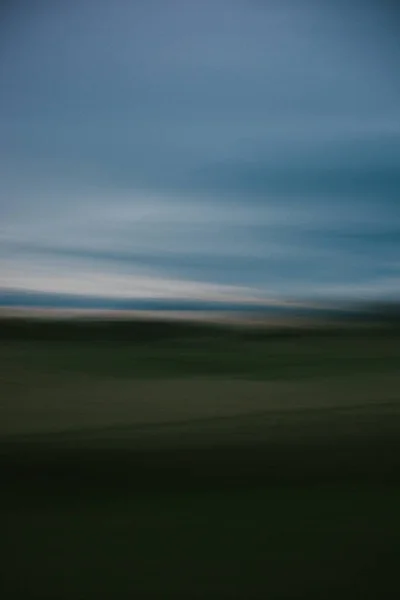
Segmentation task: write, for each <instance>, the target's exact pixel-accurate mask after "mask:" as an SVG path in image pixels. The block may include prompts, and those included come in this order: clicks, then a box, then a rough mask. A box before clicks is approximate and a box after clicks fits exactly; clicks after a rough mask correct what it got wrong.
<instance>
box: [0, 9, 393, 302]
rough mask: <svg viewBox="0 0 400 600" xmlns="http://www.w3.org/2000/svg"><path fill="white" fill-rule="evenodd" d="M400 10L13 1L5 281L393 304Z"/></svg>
mask: <svg viewBox="0 0 400 600" xmlns="http://www.w3.org/2000/svg"><path fill="white" fill-rule="evenodd" d="M399 17H400V11H399V9H397V8H396V3H395V2H390V1H388V0H381V2H378V1H376V2H372V1H369V0H360V1H359V2H355V1H352V0H347V1H346V2H345V1H342V0H336V1H332V2H331V1H329V0H328V1H325V0H315V1H311V0H265V1H262V0H247V1H246V0H201V1H199V0H146V2H142V1H139V0H137V1H135V0H113V2H110V1H109V0H69V2H65V0H52V1H51V2H50V1H47V0H37V1H35V2H31V1H30V2H28V1H27V0H26V1H24V0H14V1H13V2H11V1H10V2H3V3H2V4H1V8H0V83H1V87H0V89H1V93H0V288H1V289H3V290H7V289H8V290H11V289H12V290H29V291H36V292H51V293H54V292H56V293H71V294H82V295H85V294H90V295H93V296H110V297H133V298H135V297H138V298H146V297H149V298H164V297H165V298H175V297H176V298H194V299H206V300H213V299H215V300H220V299H223V300H226V299H229V298H231V299H235V300H236V299H243V300H246V301H247V300H254V299H257V300H258V299H261V300H264V299H266V300H269V301H271V302H281V301H282V300H283V299H288V298H291V299H293V298H298V299H301V298H303V299H304V298H308V299H310V300H313V301H314V300H316V299H321V298H365V297H368V298H370V297H371V298H372V297H374V298H385V299H386V298H397V297H398V296H399V292H400V197H399V192H400V70H399V68H398V65H399V64H400V35H399V32H400V18H399Z"/></svg>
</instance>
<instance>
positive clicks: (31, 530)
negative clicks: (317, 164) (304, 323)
mask: <svg viewBox="0 0 400 600" xmlns="http://www.w3.org/2000/svg"><path fill="white" fill-rule="evenodd" d="M46 335H47V334H46ZM44 337H46V336H42V337H41V338H40V336H39V338H40V339H38V336H36V338H35V336H33V337H32V336H31V337H29V336H27V335H24V336H20V337H19V339H16V337H14V338H12V336H10V335H8V336H5V337H4V338H3V340H2V341H1V343H0V364H1V370H0V468H1V472H2V476H3V486H2V494H1V497H0V509H1V510H0V514H1V519H2V521H1V531H2V532H3V533H2V536H0V551H1V554H2V556H3V557H5V558H3V560H2V562H1V567H0V569H1V573H0V591H1V592H2V597H4V598H7V599H9V598H24V599H30V598H32V599H33V598H35V599H36V598H49V599H50V598H52V599H53V598H55V599H61V598H62V599H64V598H65V599H67V598H68V599H70V598H83V599H86V598H87V599H91V598H96V599H97V598H111V597H115V598H132V597H137V598H243V599H247V598H272V599H275V598H277V599H278V598H279V599H281V598H315V599H317V598H318V599H319V598H337V597H338V596H339V597H344V598H352V599H353V598H383V597H388V596H389V594H390V595H391V596H392V595H393V594H394V596H396V595H398V593H399V592H400V586H399V584H398V577H397V575H396V569H397V565H398V560H399V558H400V518H399V514H400V513H399V510H398V507H399V506H400V477H399V475H400V371H399V364H400V363H399V358H400V345H399V340H400V337H399V336H398V335H394V334H393V335H391V334H390V335H389V334H388V332H387V331H385V332H382V333H381V334H379V333H377V332H374V333H373V334H371V335H366V334H365V333H362V334H361V333H355V332H347V333H342V334H340V335H332V334H329V335H320V334H319V335H315V334H314V333H313V334H311V333H310V335H306V334H305V333H304V332H303V333H302V335H284V336H279V335H278V336H260V337H259V338H257V337H251V336H246V335H236V334H235V335H231V334H229V335H215V334H213V335H207V336H205V335H204V336H198V337H196V338H194V337H190V336H186V337H185V336H180V335H174V336H172V337H170V338H169V339H152V340H148V339H147V340H146V339H141V340H140V341H139V340H134V339H133V340H129V339H123V340H117V339H114V340H112V339H109V337H108V338H107V336H99V337H98V339H79V340H78V339H71V337H72V336H70V339H66V338H67V337H68V336H65V335H63V336H61V335H59V336H58V338H57V336H56V339H43V338H44ZM5 338H6V339H5ZM47 338H49V336H48V335H47Z"/></svg>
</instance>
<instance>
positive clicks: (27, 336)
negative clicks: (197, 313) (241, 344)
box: [0, 313, 400, 343]
mask: <svg viewBox="0 0 400 600" xmlns="http://www.w3.org/2000/svg"><path fill="white" fill-rule="evenodd" d="M346 321H347V326H345V325H342V324H340V323H336V324H335V322H334V321H333V322H332V323H330V324H322V323H318V322H316V325H318V326H312V325H307V326H305V325H302V326H300V327H296V326H282V327H278V326H274V327H271V328H268V327H265V326H259V327H258V326H255V325H251V326H250V325H249V326H246V325H240V326H239V325H227V324H216V323H205V322H201V323H197V322H196V323H194V322H182V321H178V320H177V321H173V320H165V321H164V320H159V319H154V320H153V319H146V320H145V319H126V320H125V319H124V320H120V319H118V320H112V319H62V318H60V319H39V318H26V317H24V318H22V317H20V318H9V317H7V318H5V317H3V318H0V340H10V341H11V340H37V341H51V340H54V341H57V340H60V341H82V342H84V341H94V342H96V341H99V342H101V341H117V342H130V343H135V342H140V343H144V342H155V341H163V340H174V339H175V340H176V339H199V340H200V339H211V338H212V339H227V338H228V339H229V338H232V337H234V338H235V339H237V338H238V337H239V338H246V339H248V338H251V339H263V338H271V337H289V336H296V337H298V336H305V335H306V336H309V335H313V336H315V335H317V336H319V335H348V333H349V329H348V325H349V324H350V325H354V327H355V328H356V329H357V330H358V332H359V333H361V334H366V335H369V336H370V335H373V334H379V335H382V334H384V335H393V334H396V335H397V334H398V333H400V313H399V314H393V313H385V314H379V315H378V314H371V313H369V314H368V316H367V317H366V316H365V314H364V317H363V318H360V316H358V315H355V318H354V319H352V320H351V319H349V318H347V319H346ZM358 325H360V327H359V328H358ZM368 325H371V327H368Z"/></svg>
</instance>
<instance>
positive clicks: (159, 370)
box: [0, 334, 400, 379]
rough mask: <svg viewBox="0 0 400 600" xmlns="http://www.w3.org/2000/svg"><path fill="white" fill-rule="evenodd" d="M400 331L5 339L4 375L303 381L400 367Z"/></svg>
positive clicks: (0, 356) (0, 355)
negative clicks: (153, 338) (129, 339)
mask: <svg viewBox="0 0 400 600" xmlns="http://www.w3.org/2000/svg"><path fill="white" fill-rule="evenodd" d="M399 341H400V336H393V337H388V336H386V335H381V336H378V335H374V336H371V337H368V336H363V335H356V334H348V335H347V336H326V337H323V336H312V335H310V336H306V335H302V336H299V337H286V338H285V337H283V338H274V337H272V338H268V337H267V338H264V339H263V338H261V339H259V340H257V339H247V338H244V339H241V338H240V337H239V338H236V337H232V338H231V339H230V338H226V339H225V338H222V339H218V338H216V339H213V338H210V339H192V340H191V339H188V340H180V339H173V340H170V341H168V342H166V341H164V342H163V341H154V342H147V343H140V344H139V343H134V342H127V341H122V342H116V341H107V340H99V341H97V342H96V341H94V340H89V341H86V342H79V341H66V340H58V341H57V340H53V341H36V340H30V341H26V340H22V341H15V340H12V341H3V342H1V343H0V361H1V362H0V364H1V371H0V374H1V377H2V378H3V379H4V378H5V379H7V378H8V379H9V378H12V377H14V378H18V377H19V376H21V375H22V376H23V374H24V373H28V374H29V373H36V374H39V375H40V373H46V372H50V373H57V372H59V373H85V374H88V375H97V374H102V375H107V374H108V375H110V376H115V377H136V378H140V377H144V378H146V377H153V378H154V377H162V378H165V377H178V376H200V375H212V376H222V377H223V376H230V377H240V378H243V377H245V378H257V379H290V378H292V379H299V378H308V377H323V376H329V375H341V374H347V373H363V372H365V373H369V372H371V371H373V372H388V371H393V370H398V368H399V365H400V343H399Z"/></svg>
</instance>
